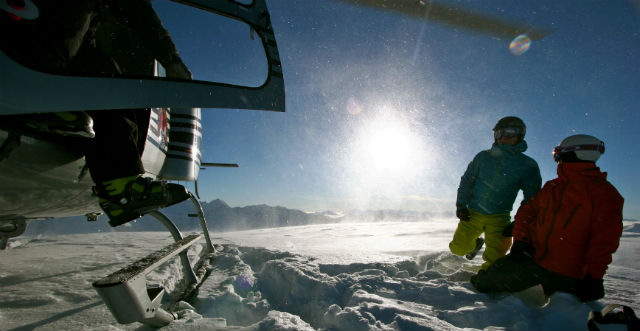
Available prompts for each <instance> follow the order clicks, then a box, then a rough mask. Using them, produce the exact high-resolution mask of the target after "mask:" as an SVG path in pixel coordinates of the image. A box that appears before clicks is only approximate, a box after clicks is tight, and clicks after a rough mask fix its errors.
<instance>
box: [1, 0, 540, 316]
mask: <svg viewBox="0 0 640 331" xmlns="http://www.w3.org/2000/svg"><path fill="white" fill-rule="evenodd" d="M336 1H339V2H344V3H348V4H351V5H356V6H365V7H372V8H375V9H379V10H384V11H389V12H394V13H398V14H401V15H409V16H411V17H416V18H421V19H422V18H423V19H432V20H436V21H441V22H444V23H446V24H450V25H453V26H456V27H462V28H468V29H471V30H475V31H480V32H484V33H489V34H492V35H497V36H500V37H505V36H506V37H509V38H512V37H515V36H518V35H520V34H523V33H528V34H529V35H530V36H531V37H532V38H533V39H534V40H537V39H540V38H543V37H544V36H545V35H547V34H548V33H550V32H549V31H547V30H543V31H538V30H535V29H531V28H530V27H528V26H523V25H518V24H511V23H509V22H504V20H498V19H495V18H493V17H487V16H486V15H478V14H475V13H472V12H469V11H464V10H460V9H459V8H453V9H452V8H451V7H448V6H446V5H441V4H438V3H436V2H431V1H389V0H385V1H374V0H353V1H348V0H336ZM174 2H176V3H178V4H181V5H185V6H189V7H192V8H195V9H198V10H203V11H206V12H210V13H212V14H215V15H222V16H225V17H228V18H231V19H234V20H238V21H241V22H243V23H245V24H247V25H248V26H249V27H250V29H251V33H252V35H253V34H254V33H255V34H257V35H258V36H259V38H260V40H261V43H262V46H263V49H264V56H265V57H266V63H267V65H268V70H267V77H266V79H265V81H264V83H263V84H262V85H260V86H257V87H249V86H238V85H232V84H223V83H215V82H207V81H199V80H180V79H173V78H168V77H162V71H163V68H161V67H160V66H159V65H158V64H156V68H155V70H154V71H155V75H154V76H153V77H98V76H80V75H69V74H64V73H60V72H48V71H47V70H42V69H41V68H37V67H33V66H30V65H29V64H28V63H23V62H21V59H20V58H17V57H15V56H13V57H12V56H10V52H7V51H6V49H4V48H3V47H0V68H2V75H1V76H0V248H5V247H6V246H7V243H8V240H9V238H13V237H16V236H19V235H21V234H23V233H24V232H25V230H26V228H27V226H28V224H29V222H31V221H35V220H41V219H50V218H62V217H69V216H78V215H85V216H86V217H87V219H88V220H89V221H95V220H97V217H98V215H100V214H101V209H100V206H99V205H98V197H97V196H96V195H95V194H94V192H93V187H94V185H95V183H94V182H93V180H92V179H91V177H90V175H89V173H88V171H87V165H86V160H85V158H84V155H83V151H82V150H81V149H79V148H78V146H79V145H81V144H82V141H83V140H85V139H92V138H90V137H77V136H68V135H65V134H61V133H60V132H56V131H55V130H51V129H49V127H50V126H47V125H44V126H43V127H38V126H35V127H34V126H33V125H31V124H32V122H33V121H34V120H35V121H36V122H37V121H38V120H40V119H41V120H42V121H44V122H46V121H47V120H48V119H49V118H50V116H47V115H50V114H54V113H59V112H70V113H74V112H86V111H104V112H108V111H114V110H119V109H143V108H144V109H150V112H149V121H148V123H149V125H148V127H147V128H146V142H145V144H144V150H143V152H142V156H141V159H142V162H143V165H144V169H145V172H146V173H145V174H144V175H145V176H146V177H150V178H153V179H157V180H163V181H191V182H194V183H195V188H196V192H195V195H194V194H192V193H190V196H191V199H190V200H191V201H192V202H193V204H194V208H195V210H196V213H195V214H191V215H190V216H196V217H198V218H199V219H200V223H201V225H202V229H203V234H204V236H205V240H206V241H207V247H208V250H207V251H206V252H205V253H210V252H211V251H212V250H213V246H212V244H211V241H210V239H209V237H208V231H207V228H206V220H205V217H204V215H203V213H202V209H201V207H200V205H199V202H198V199H197V195H198V194H197V187H198V186H197V180H198V175H199V170H201V168H202V167H205V166H235V165H233V164H220V163H208V162H203V161H202V154H201V150H200V148H201V142H202V123H201V116H202V109H203V108H205V109H215V108H219V109H245V110H261V111H276V112H283V111H285V85H284V76H283V71H282V66H281V62H280V55H279V51H278V46H277V43H276V39H275V33H274V31H273V27H272V24H271V19H270V16H269V11H268V9H267V5H266V0H253V1H233V0H218V1H207V0H179V1H174ZM0 14H1V15H4V16H6V17H3V19H5V20H14V21H15V22H12V23H15V28H20V24H23V25H29V24H30V23H31V22H35V21H37V20H38V19H39V18H40V17H42V16H44V15H46V12H44V11H43V12H40V11H39V9H38V5H37V1H36V2H34V1H32V0H0ZM0 42H1V41H0ZM20 118H24V119H25V121H24V122H20V121H19V120H18V121H17V122H16V120H15V119H20ZM27 119H28V120H27ZM43 128H44V129H43ZM149 215H151V216H153V217H154V218H156V219H157V220H158V221H160V222H161V223H163V224H164V225H165V226H166V227H167V229H168V230H169V232H171V234H172V236H173V237H174V239H175V243H173V244H172V245H170V246H168V247H166V248H165V249H163V250H161V251H159V253H153V254H151V255H149V256H148V257H147V258H145V259H142V260H141V261H143V262H141V263H134V264H135V265H137V267H136V269H135V271H134V272H132V270H131V268H123V269H122V270H121V271H118V272H116V273H114V274H111V275H109V276H107V277H105V278H104V279H101V280H99V281H96V282H95V283H94V287H95V288H96V290H97V291H98V293H99V294H100V295H101V297H102V298H103V300H104V301H105V303H106V304H107V306H108V307H109V308H110V310H111V311H112V313H113V314H114V316H115V317H116V319H117V320H118V322H120V323H131V322H135V321H140V322H142V323H145V324H149V325H152V326H162V325H166V324H167V323H169V322H170V321H171V320H172V319H173V316H171V314H170V313H168V312H167V311H165V310H163V309H161V301H162V297H163V294H164V293H163V290H162V289H157V288H149V287H147V285H146V284H145V282H144V277H142V276H144V274H145V273H147V272H149V270H150V269H153V268H155V267H156V266H158V265H159V264H160V263H163V262H165V261H167V259H169V258H172V257H174V256H176V255H180V257H181V259H183V267H184V274H185V277H186V278H189V282H188V283H189V284H190V285H189V288H188V289H186V290H185V293H187V292H188V291H192V290H193V288H195V287H196V286H197V284H198V283H200V282H202V281H203V279H204V278H205V276H204V274H203V272H204V271H203V270H204V269H205V268H204V266H205V265H200V266H199V267H198V268H196V269H197V270H195V271H194V270H193V269H192V268H191V266H190V264H191V263H190V262H189V261H188V257H187V255H186V253H185V251H186V249H187V248H189V247H190V246H191V245H193V244H194V243H196V242H197V241H198V240H200V239H201V238H200V237H199V236H196V237H194V236H188V237H185V238H183V237H182V235H181V234H180V232H179V230H178V229H177V227H176V226H175V224H173V222H172V221H171V220H169V219H168V218H167V217H166V216H164V215H163V214H162V213H161V212H160V211H152V212H150V213H149ZM204 260H206V258H205V259H204ZM123 270H124V271H123Z"/></svg>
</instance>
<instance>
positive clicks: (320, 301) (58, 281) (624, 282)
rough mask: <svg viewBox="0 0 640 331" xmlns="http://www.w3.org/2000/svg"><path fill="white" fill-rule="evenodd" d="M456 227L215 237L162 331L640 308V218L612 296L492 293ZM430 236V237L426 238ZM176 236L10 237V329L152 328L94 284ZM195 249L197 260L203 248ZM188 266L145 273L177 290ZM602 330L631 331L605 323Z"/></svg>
mask: <svg viewBox="0 0 640 331" xmlns="http://www.w3.org/2000/svg"><path fill="white" fill-rule="evenodd" d="M455 224H456V222H455V221H454V220H453V218H451V219H446V220H439V219H434V220H432V221H426V222H379V223H338V224H321V225H309V226H297V227H287V228H272V229H258V230H248V231H242V232H227V233H215V234H213V237H212V240H213V242H214V243H215V244H216V245H217V250H216V253H215V254H214V256H213V260H212V262H211V265H210V269H211V270H212V272H211V274H210V276H209V278H207V279H206V280H205V282H204V283H203V284H202V286H201V287H200V289H199V291H198V293H197V295H196V296H195V297H194V298H193V300H191V301H190V303H187V302H184V301H182V302H179V303H178V305H177V306H176V309H175V310H174V312H175V313H176V314H177V315H178V317H179V319H178V320H176V321H174V322H173V323H172V324H170V325H168V326H165V327H163V328H161V329H159V330H247V331H248V330H251V331H258V330H270V331H273V330H276V331H278V330H282V331H284V330H289V331H291V330H463V329H464V330H586V329H587V327H586V323H587V317H588V314H589V312H591V311H600V310H601V309H602V308H603V307H604V306H605V305H606V304H621V305H627V306H629V307H631V308H632V309H634V310H635V311H636V314H637V312H638V311H640V296H639V293H640V289H639V288H638V286H639V284H640V283H638V281H637V279H638V272H639V271H640V270H639V269H640V264H639V262H638V261H639V260H638V258H637V252H638V249H640V242H639V241H638V240H637V239H638V234H639V232H640V223H639V222H638V221H633V222H632V221H625V222H624V232H623V234H622V237H621V241H620V248H619V249H618V251H617V252H616V253H615V254H614V256H613V262H612V263H611V264H610V265H609V269H608V271H607V274H606V275H605V277H604V286H605V291H606V295H605V297H604V298H603V299H601V300H598V301H592V302H589V303H581V302H580V301H578V300H577V299H576V298H575V297H573V296H571V295H569V294H566V293H556V294H554V295H552V296H551V297H550V298H549V301H548V303H546V305H544V306H542V307H541V306H540V305H539V304H537V301H536V298H538V297H537V296H536V295H535V292H534V294H531V293H529V294H523V293H519V294H515V295H508V294H492V295H488V294H483V293H479V292H477V291H475V290H474V289H473V287H472V286H471V284H470V283H469V282H468V279H469V277H470V276H471V275H472V274H473V273H475V272H476V271H477V270H478V269H479V267H480V264H481V261H482V260H481V259H480V257H479V256H477V257H476V258H475V259H474V260H471V261H469V260H466V259H465V258H463V257H458V256H455V255H452V254H451V253H449V251H448V246H447V245H448V242H449V240H450V236H451V232H452V231H453V229H454V227H455ZM425 238H429V240H424V239H425ZM169 242H170V236H169V235H168V234H167V233H166V232H164V233H163V232H117V230H114V231H111V232H102V233H90V234H75V235H58V236H56V235H46V234H45V233H43V234H41V235H33V236H22V237H19V238H12V239H11V241H10V242H9V245H10V249H8V250H6V251H1V252H0V255H1V257H2V258H0V288H2V296H0V325H2V329H3V330H7V331H18V330H111V331H117V330H139V331H146V330H153V329H151V328H149V327H145V326H143V325H141V324H140V323H137V322H134V323H131V324H118V323H117V322H116V320H115V319H114V317H113V316H112V315H111V313H110V312H109V310H108V308H107V307H106V306H105V305H104V303H103V301H102V300H101V299H100V297H99V296H98V294H97V292H96V291H95V290H94V289H93V288H92V286H91V283H92V282H94V281H96V280H98V279H101V278H102V277H104V276H106V275H108V274H110V273H112V272H114V271H116V270H118V269H120V268H122V267H124V266H125V265H127V264H129V263H133V262H134V261H136V260H138V259H140V258H142V257H144V256H146V255H147V254H149V253H151V251H152V250H155V249H159V248H161V247H163V246H164V245H166V244H168V243H169ZM202 246H204V243H203V242H199V243H197V244H196V247H195V249H194V250H193V251H192V252H191V255H192V256H193V255H194V254H196V253H197V252H198V251H201V250H202ZM179 269H180V266H179V263H178V261H176V260H174V261H172V262H170V263H167V264H165V265H163V266H161V267H160V268H158V269H156V270H155V271H154V272H152V273H150V274H149V275H148V277H147V283H148V284H162V285H163V286H164V287H165V289H167V291H168V295H167V296H170V294H171V293H172V291H175V289H176V288H178V286H177V284H179V283H178V280H179V277H178V275H177V274H176V271H177V270H179ZM600 329H601V330H625V329H626V328H625V327H624V326H621V325H613V327H612V326H611V325H600Z"/></svg>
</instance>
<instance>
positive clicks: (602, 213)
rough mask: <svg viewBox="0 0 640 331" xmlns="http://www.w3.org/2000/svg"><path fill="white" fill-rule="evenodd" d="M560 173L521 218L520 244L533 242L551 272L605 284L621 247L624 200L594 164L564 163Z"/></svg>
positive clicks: (516, 231)
mask: <svg viewBox="0 0 640 331" xmlns="http://www.w3.org/2000/svg"><path fill="white" fill-rule="evenodd" d="M557 171H558V178H556V179H554V180H551V181H549V182H547V183H546V184H545V186H544V187H543V188H542V190H541V191H540V192H539V193H538V194H537V195H536V196H535V197H534V198H533V199H531V205H530V206H526V207H523V208H522V210H521V211H520V213H518V215H516V223H515V226H514V240H525V239H526V240H529V241H530V243H531V245H532V246H533V247H534V248H535V254H534V256H533V260H534V261H535V262H536V263H538V264H539V265H540V266H542V267H544V268H545V269H548V270H550V271H553V272H557V273H559V274H561V275H564V276H567V277H572V278H578V279H582V278H584V277H585V276H586V275H587V274H590V275H591V276H592V277H594V278H598V279H601V278H602V277H603V275H604V273H605V271H606V268H607V265H608V264H609V263H611V253H613V252H615V250H616V249H617V247H618V242H619V238H620V235H621V233H622V222H621V220H622V205H623V203H624V199H623V198H622V196H620V194H619V193H618V191H617V190H616V188H615V187H614V186H613V185H611V183H609V182H608V181H607V179H606V178H607V173H605V172H601V171H600V168H598V167H597V166H596V165H595V163H594V162H589V161H584V160H581V159H577V160H568V161H563V162H561V163H560V164H558V170H557Z"/></svg>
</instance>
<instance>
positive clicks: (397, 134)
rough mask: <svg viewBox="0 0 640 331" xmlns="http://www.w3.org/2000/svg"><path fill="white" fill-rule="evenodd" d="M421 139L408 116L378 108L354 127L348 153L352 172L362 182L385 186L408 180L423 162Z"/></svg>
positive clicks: (413, 177)
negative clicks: (372, 115)
mask: <svg viewBox="0 0 640 331" xmlns="http://www.w3.org/2000/svg"><path fill="white" fill-rule="evenodd" d="M422 140H423V139H422V136H421V135H420V134H418V133H417V132H415V130H414V129H412V127H411V121H410V120H409V119H407V118H406V117H403V116H401V115H400V114H398V113H397V112H392V111H386V112H381V113H379V114H377V116H374V117H373V118H370V119H368V120H366V121H364V122H363V123H362V125H361V126H360V127H359V128H358V129H357V130H356V131H355V137H354V139H353V145H352V148H351V154H350V156H351V157H350V163H351V164H352V169H353V174H354V175H355V176H357V178H359V179H360V182H361V183H365V184H366V185H368V186H378V187H384V188H385V189H391V188H392V187H394V186H397V185H401V184H404V183H407V182H411V181H412V180H414V179H415V177H416V175H417V174H418V173H419V171H420V169H421V168H422V166H423V164H422V163H423V162H422V160H421V155H423V153H424V151H423V150H424V148H423V141H422Z"/></svg>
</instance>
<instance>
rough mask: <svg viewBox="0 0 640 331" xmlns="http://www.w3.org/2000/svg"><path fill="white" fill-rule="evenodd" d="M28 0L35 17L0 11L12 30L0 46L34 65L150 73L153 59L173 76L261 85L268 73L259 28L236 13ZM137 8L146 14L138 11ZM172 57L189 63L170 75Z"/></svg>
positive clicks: (164, 3)
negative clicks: (30, 17)
mask: <svg viewBox="0 0 640 331" xmlns="http://www.w3.org/2000/svg"><path fill="white" fill-rule="evenodd" d="M33 2H34V3H35V5H36V6H37V7H38V11H39V12H38V15H37V17H36V18H35V19H22V18H19V17H14V16H12V17H8V16H5V15H3V16H2V19H1V20H0V24H1V26H0V27H1V29H2V30H3V31H11V32H12V33H9V34H6V33H3V34H2V36H0V50H2V52H4V53H5V54H6V55H8V56H9V57H11V58H12V59H13V60H14V61H16V62H18V63H20V64H22V65H24V66H26V67H29V68H32V69H36V70H38V71H42V72H46V73H53V74H58V75H68V76H92V77H136V78H139V77H144V78H149V77H150V76H153V75H154V64H155V63H154V62H160V64H161V66H162V67H164V69H167V70H166V71H167V73H166V76H167V77H170V78H172V79H194V80H198V81H206V82H215V83H224V84H231V85H239V86H248V87H258V86H261V85H262V84H263V83H264V82H265V81H266V79H267V75H268V63H267V58H266V55H265V51H264V48H263V46H262V42H261V39H260V36H259V35H258V34H257V33H256V32H255V31H252V29H251V27H250V26H249V25H248V24H246V23H244V22H241V21H238V20H234V19H231V18H228V17H224V16H221V15H218V14H215V13H212V12H208V11H205V10H201V9H198V8H195V7H192V6H189V5H185V4H182V3H176V2H173V1H169V0H156V1H153V2H151V6H149V5H148V4H149V3H148V2H143V1H140V2H137V1H134V2H129V1H122V2H116V3H122V6H120V7H118V6H117V5H113V6H111V7H106V6H104V5H102V2H100V1H97V0H87V1H81V2H78V3H77V4H76V3H74V5H73V6H67V7H69V8H66V7H65V6H64V5H59V4H57V3H55V4H54V2H50V1H33ZM252 2H253V1H252V0H242V1H239V3H240V4H242V5H245V4H246V5H249V4H251V3H252ZM145 5H146V6H147V7H148V8H143V7H144V6H145ZM116 7H117V8H116ZM129 7H130V8H129ZM105 8H108V9H105ZM114 8H115V9H114ZM143 9H148V10H147V11H146V12H148V13H149V14H147V15H142V14H139V13H141V12H145V11H144V10H143ZM131 13H134V14H131ZM155 17H157V19H156V18H155ZM158 19H159V21H158ZM164 30H166V31H167V32H168V38H167V34H166V33H165V32H164ZM158 45H160V46H158ZM153 60H155V61H153ZM176 62H179V63H181V64H180V65H181V66H182V67H184V68H187V69H186V70H184V69H181V70H178V73H177V74H173V75H172V73H175V72H176V70H172V69H175V68H167V67H172V66H173V65H174V64H175V63H176ZM182 63H183V64H182Z"/></svg>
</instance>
